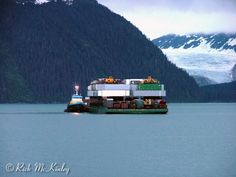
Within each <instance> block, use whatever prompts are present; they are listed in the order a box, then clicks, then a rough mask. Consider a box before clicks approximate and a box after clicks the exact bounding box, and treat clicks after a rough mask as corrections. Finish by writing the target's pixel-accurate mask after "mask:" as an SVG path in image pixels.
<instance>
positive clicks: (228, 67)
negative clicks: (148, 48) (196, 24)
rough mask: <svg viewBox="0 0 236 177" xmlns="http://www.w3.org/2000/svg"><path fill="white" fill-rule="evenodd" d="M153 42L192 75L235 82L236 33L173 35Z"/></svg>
mask: <svg viewBox="0 0 236 177" xmlns="http://www.w3.org/2000/svg"><path fill="white" fill-rule="evenodd" d="M153 43H154V44H155V45H157V46H158V47H160V48H161V49H162V50H163V52H164V53H165V54H166V55H167V56H168V59H169V60H170V61H171V62H173V63H174V64H176V65H177V66H178V67H180V68H183V69H185V70H186V71H187V72H188V73H189V74H190V75H192V76H195V75H197V76H201V77H205V78H208V79H209V80H210V81H213V83H224V82H231V81H233V78H232V74H233V73H232V68H233V66H234V65H235V64H236V34H225V33H216V34H189V35H174V34H170V35H165V36H162V37H159V38H157V39H154V40H153ZM208 84H211V82H209V83H208Z"/></svg>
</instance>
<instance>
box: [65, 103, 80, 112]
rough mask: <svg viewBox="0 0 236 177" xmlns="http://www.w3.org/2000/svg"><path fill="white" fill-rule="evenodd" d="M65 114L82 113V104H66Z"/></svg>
mask: <svg viewBox="0 0 236 177" xmlns="http://www.w3.org/2000/svg"><path fill="white" fill-rule="evenodd" d="M65 112H84V105H83V104H72V105H70V104H68V105H67V108H66V109H65Z"/></svg>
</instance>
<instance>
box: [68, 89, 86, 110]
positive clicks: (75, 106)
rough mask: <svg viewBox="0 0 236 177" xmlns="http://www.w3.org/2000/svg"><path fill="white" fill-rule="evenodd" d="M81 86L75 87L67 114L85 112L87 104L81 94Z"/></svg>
mask: <svg viewBox="0 0 236 177" xmlns="http://www.w3.org/2000/svg"><path fill="white" fill-rule="evenodd" d="M79 88H80V87H79V85H75V94H73V95H72V97H71V101H70V102H69V103H68V105H67V108H66V109H65V112H84V110H85V103H84V102H83V97H82V96H81V95H80V94H79Z"/></svg>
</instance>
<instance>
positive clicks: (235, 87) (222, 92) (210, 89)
mask: <svg viewBox="0 0 236 177" xmlns="http://www.w3.org/2000/svg"><path fill="white" fill-rule="evenodd" d="M201 89H202V91H203V92H204V94H205V95H204V100H205V101H206V100H210V101H211V102H235V101H236V81H233V82H230V83H223V84H217V85H208V86H204V87H201Z"/></svg>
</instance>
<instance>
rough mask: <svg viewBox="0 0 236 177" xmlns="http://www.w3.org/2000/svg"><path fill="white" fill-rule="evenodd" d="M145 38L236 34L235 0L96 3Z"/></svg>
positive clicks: (106, 0) (113, 0) (115, 0)
mask: <svg viewBox="0 0 236 177" xmlns="http://www.w3.org/2000/svg"><path fill="white" fill-rule="evenodd" d="M98 2H99V3H100V4H103V5H105V6H107V7H108V8H109V9H111V10H112V11H113V12H115V13H118V14H120V15H121V16H124V17H125V18H126V19H127V20H129V21H130V22H131V23H133V24H134V25H135V26H137V27H138V28H139V29H140V30H141V31H142V32H143V33H144V34H145V35H146V36H147V37H148V38H150V39H155V38H157V37H160V36H162V35H165V34H170V33H174V34H188V33H199V32H201V33H214V32H226V33H233V32H236V25H235V24H236V0H98Z"/></svg>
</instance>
